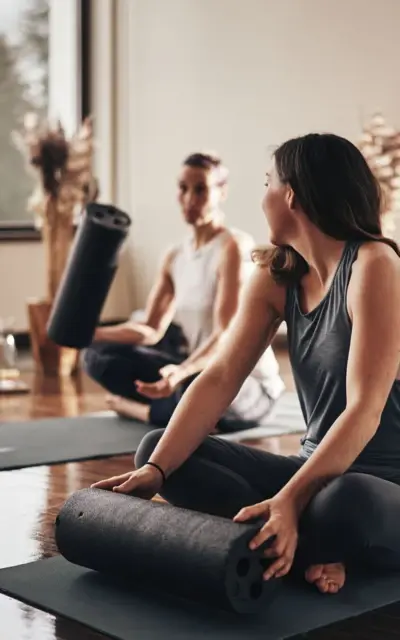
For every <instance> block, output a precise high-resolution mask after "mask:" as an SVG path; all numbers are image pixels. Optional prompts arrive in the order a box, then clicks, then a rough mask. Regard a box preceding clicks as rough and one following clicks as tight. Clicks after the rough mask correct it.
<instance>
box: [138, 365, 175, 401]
mask: <svg viewBox="0 0 400 640" xmlns="http://www.w3.org/2000/svg"><path fill="white" fill-rule="evenodd" d="M159 373H160V376H161V379H160V380H157V382H142V381H141V380H136V389H137V390H138V391H139V393H141V394H142V395H143V396H146V397H147V398H151V399H152V400H156V399H158V398H168V397H169V396H171V395H172V394H173V393H174V391H175V390H176V389H177V387H178V386H179V384H180V383H181V381H182V375H181V371H180V367H179V365H176V364H167V365H166V366H165V367H163V368H162V369H160V371H159Z"/></svg>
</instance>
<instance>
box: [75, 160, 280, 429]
mask: <svg viewBox="0 0 400 640" xmlns="http://www.w3.org/2000/svg"><path fill="white" fill-rule="evenodd" d="M227 175H228V172H227V170H226V168H225V167H224V166H223V165H222V163H221V160H220V159H219V158H217V157H215V156H213V155H208V154H201V153H196V154H192V155H191V156H189V157H188V158H187V159H186V160H185V161H184V163H183V166H182V169H181V173H180V176H179V182H178V188H179V195H178V201H179V204H180V207H181V210H182V213H183V216H184V219H185V221H186V223H187V224H188V225H189V227H190V233H189V235H188V237H187V238H185V239H184V240H183V241H182V242H180V243H179V244H177V245H176V246H174V247H172V248H171V249H170V250H169V251H168V252H167V254H166V256H165V257H164V260H163V262H162V266H161V269H160V272H159V274H158V277H157V280H156V282H155V284H154V286H153V289H152V291H151V293H150V296H149V299H148V303H147V309H146V311H145V312H144V314H142V315H143V317H142V320H141V321H139V319H138V314H134V315H133V316H132V318H131V320H130V321H129V322H126V323H123V324H121V325H117V326H114V327H99V328H98V329H97V331H96V334H95V340H94V343H93V344H92V346H91V347H90V348H89V349H87V350H86V352H85V354H84V358H83V361H84V365H85V368H86V371H87V373H88V374H89V375H90V376H91V377H92V378H94V379H95V380H97V382H99V383H100V384H101V385H102V386H103V387H105V388H106V389H107V390H108V391H109V392H110V394H111V395H109V397H108V403H109V406H110V407H111V408H113V409H114V410H115V411H117V412H118V413H119V414H122V415H124V416H130V417H133V418H136V419H140V420H143V421H146V422H149V423H151V424H153V425H157V426H166V424H167V423H168V420H169V418H170V416H171V415H172V413H173V411H174V409H175V407H176V405H177V403H178V402H179V399H180V397H181V396H182V393H183V392H184V391H185V389H186V388H187V386H188V385H189V384H190V383H191V381H192V380H193V379H194V378H195V377H196V376H197V375H198V374H199V373H200V372H201V371H202V370H203V369H204V368H205V367H206V366H207V364H208V362H209V361H210V360H211V359H212V358H213V356H214V354H215V353H216V350H217V349H218V345H219V344H220V342H221V340H224V339H225V338H226V336H227V335H228V334H227V329H228V327H229V326H230V324H231V321H232V320H233V318H234V316H235V313H236V310H237V307H238V301H239V297H240V295H241V290H242V285H243V281H244V280H245V279H246V278H247V276H248V271H249V270H251V269H252V262H251V258H250V252H251V249H252V247H253V242H252V239H251V238H250V236H248V235H247V234H245V233H243V232H239V231H237V230H229V229H228V228H226V227H225V225H224V223H223V214H222V212H221V209H220V206H221V204H222V202H223V200H224V198H225V195H226V187H227ZM246 245H247V246H246ZM246 254H247V255H246ZM283 389H284V385H283V382H282V379H281V377H280V375H279V367H278V363H277V361H276V359H275V356H274V354H273V351H272V349H271V348H269V349H268V350H267V352H266V353H265V355H264V356H263V358H262V359H261V360H260V361H259V363H258V364H257V367H256V368H255V369H254V371H253V372H252V373H251V374H250V376H249V377H248V379H247V380H246V381H245V383H244V385H243V387H242V388H241V390H240V391H239V393H238V395H237V397H236V398H235V399H234V400H233V402H232V403H231V405H230V408H229V410H228V412H227V414H226V415H225V416H224V418H223V420H222V421H221V422H220V423H219V424H218V428H219V430H221V431H226V430H237V429H243V428H249V426H252V425H254V426H255V425H257V424H260V423H262V422H263V420H264V419H265V417H266V416H267V414H268V413H269V411H270V409H271V406H272V404H273V402H274V400H275V399H276V398H277V397H278V396H279V395H280V394H281V393H282V391H283Z"/></svg>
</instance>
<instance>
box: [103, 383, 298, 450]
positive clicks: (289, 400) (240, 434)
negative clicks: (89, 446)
mask: <svg viewBox="0 0 400 640" xmlns="http://www.w3.org/2000/svg"><path fill="white" fill-rule="evenodd" d="M91 415H93V416H98V417H99V418H112V417H114V418H116V414H115V411H98V412H96V413H93V414H91ZM305 430H306V425H305V422H304V418H303V414H302V412H301V408H300V403H299V399H298V397H297V393H292V392H291V391H287V392H285V393H283V394H282V396H281V397H280V398H279V399H278V400H277V401H276V404H275V405H274V407H273V409H272V410H271V413H270V414H269V416H268V417H267V419H266V420H265V422H264V423H263V424H260V425H259V426H257V427H251V428H250V429H241V430H240V431H234V432H232V433H219V434H218V437H219V438H222V440H228V441H229V440H230V441H231V442H242V441H243V440H254V439H256V438H270V437H272V436H284V435H289V434H296V433H304V432H305Z"/></svg>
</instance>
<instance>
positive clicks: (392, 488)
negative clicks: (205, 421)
mask: <svg viewBox="0 0 400 640" xmlns="http://www.w3.org/2000/svg"><path fill="white" fill-rule="evenodd" d="M162 433H163V429H157V430H155V431H152V432H150V433H149V434H147V435H146V436H145V437H144V439H143V440H142V442H141V444H140V446H139V448H138V451H137V453H136V458H135V463H136V467H137V468H139V467H141V466H143V465H144V464H145V463H146V461H147V460H148V459H149V457H150V456H151V453H152V452H153V450H154V448H155V446H156V444H157V442H158V441H159V439H160V437H161V435H162ZM303 463H304V460H303V459H302V458H300V457H298V456H288V457H286V456H280V455H276V454H273V453H268V452H266V451H261V450H258V449H254V448H251V447H248V446H245V445H242V444H237V443H233V442H227V441H224V440H222V439H220V438H218V437H213V436H210V437H208V438H207V439H206V440H205V441H204V442H203V443H202V444H201V445H200V446H199V448H198V449H197V450H196V451H195V453H194V454H193V455H192V456H191V457H190V458H189V459H188V460H187V461H186V462H185V463H184V464H183V465H182V466H181V467H180V468H179V469H177V470H176V471H175V472H174V473H173V474H171V476H170V477H169V478H168V480H167V481H166V483H165V485H164V486H163V488H162V491H161V495H162V497H163V498H164V499H165V500H167V501H168V502H170V503H171V504H173V505H175V506H179V507H182V508H188V509H193V510H196V511H202V512H206V513H211V514H215V515H220V516H222V517H226V518H232V517H233V516H234V515H235V514H236V513H237V512H238V511H239V510H240V509H241V508H242V507H244V506H248V505H251V504H254V503H256V502H260V501H261V500H265V499H268V498H271V497H273V496H274V495H275V494H276V493H277V492H278V491H279V490H280V489H281V488H282V487H283V486H284V485H285V484H286V483H287V482H288V480H289V479H290V478H291V477H292V476H293V475H294V473H296V471H297V470H298V469H299V468H300V467H301V465H302V464H303ZM328 562H345V563H346V565H347V566H349V565H356V566H359V565H361V564H364V565H365V564H367V565H369V566H370V567H372V568H384V569H399V568H400V486H399V485H398V484H396V483H395V482H391V481H389V480H386V479H383V478H382V477H377V476H376V475H371V473H368V472H367V468H362V467H353V468H352V469H350V470H349V472H347V473H346V474H344V475H343V476H341V477H339V478H336V479H335V480H333V481H331V482H330V483H329V484H327V485H326V486H325V487H324V488H322V489H321V490H320V491H319V493H318V494H317V495H316V496H315V497H314V498H313V500H312V501H311V502H310V504H309V506H308V507H307V509H306V510H305V511H304V513H303V515H302V517H301V520H300V523H299V545H298V552H297V556H296V565H298V566H299V567H301V568H304V567H306V566H308V565H310V564H317V563H328Z"/></svg>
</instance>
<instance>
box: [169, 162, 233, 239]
mask: <svg viewBox="0 0 400 640" xmlns="http://www.w3.org/2000/svg"><path fill="white" fill-rule="evenodd" d="M218 177H219V175H218V171H213V170H208V169H199V168H195V167H187V166H183V167H182V170H181V173H180V176H179V181H178V202H179V204H180V206H181V209H182V213H183V216H184V218H185V221H186V222H187V223H188V224H190V225H193V226H201V225H203V224H206V223H207V222H210V221H211V220H212V219H213V217H214V215H215V213H216V212H217V211H218V210H219V207H220V204H221V202H222V200H223V197H224V188H223V187H222V186H221V185H220V184H218Z"/></svg>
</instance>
